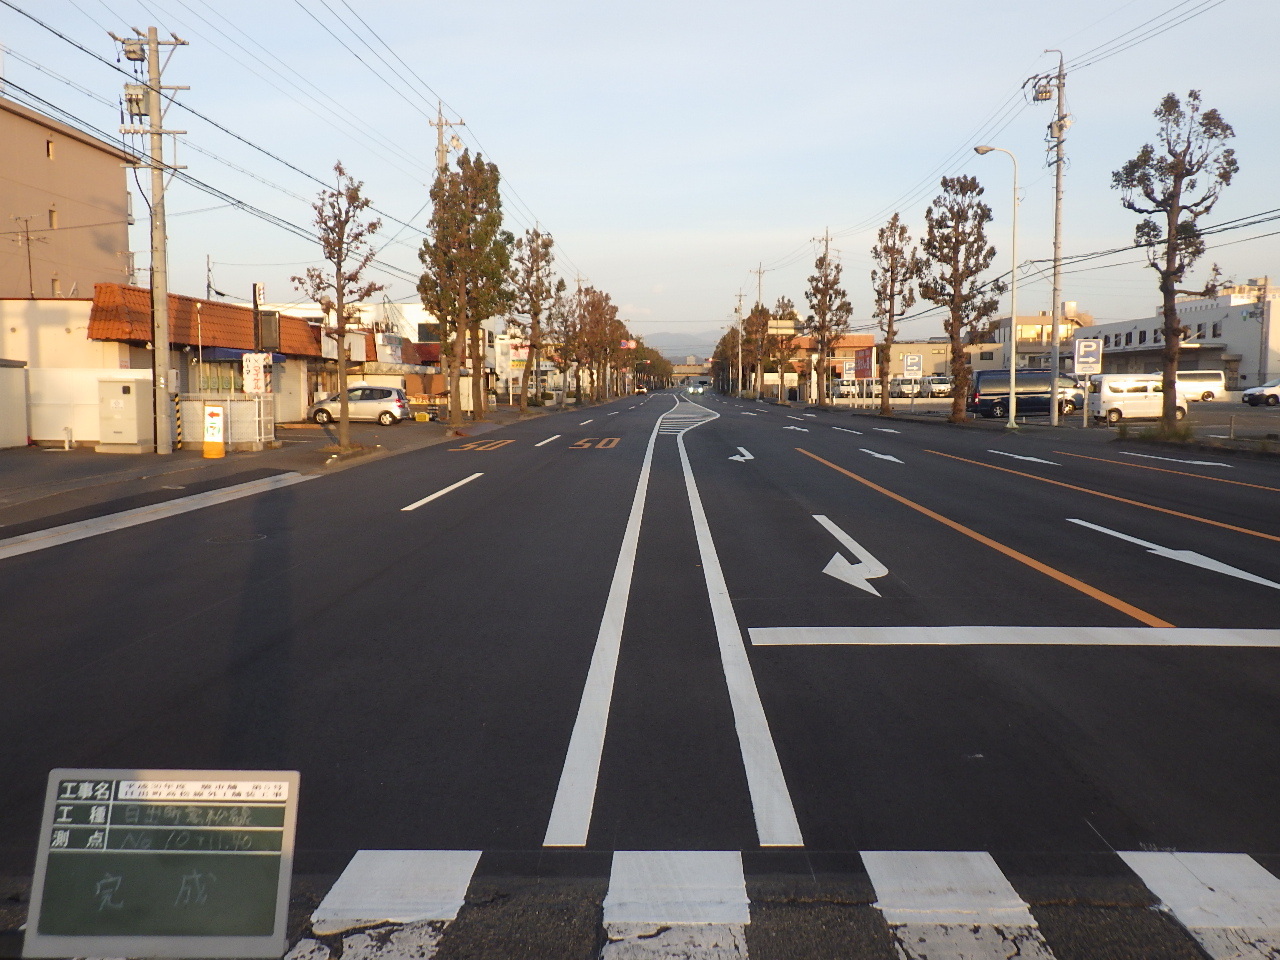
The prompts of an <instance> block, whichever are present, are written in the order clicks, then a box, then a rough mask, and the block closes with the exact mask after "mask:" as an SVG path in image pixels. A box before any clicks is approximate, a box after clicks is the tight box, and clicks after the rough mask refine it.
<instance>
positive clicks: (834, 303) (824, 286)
mask: <svg viewBox="0 0 1280 960" xmlns="http://www.w3.org/2000/svg"><path fill="white" fill-rule="evenodd" d="M813 268H814V271H815V273H814V274H813V276H811V277H810V278H809V289H808V290H806V291H805V292H804V298H805V299H806V300H807V301H808V302H809V309H810V310H812V311H813V313H811V314H810V315H809V316H807V317H805V319H804V322H803V325H802V329H803V331H804V332H805V333H806V334H808V335H809V336H811V337H813V339H814V342H815V343H816V344H817V347H818V364H819V367H818V375H817V380H818V406H820V407H825V406H826V405H827V394H828V384H827V378H828V375H829V374H830V370H828V363H827V360H828V358H829V357H830V356H831V352H832V350H834V349H835V345H836V343H837V342H838V341H839V339H840V336H841V334H843V333H844V332H845V331H846V330H848V329H849V320H850V319H851V318H852V317H853V305H852V304H851V303H849V298H848V295H847V294H846V293H845V291H844V288H843V287H841V286H840V274H841V273H842V272H843V268H842V267H841V266H840V263H839V261H837V260H834V259H832V257H831V242H830V239H829V238H824V240H823V245H822V254H821V255H820V256H819V257H818V259H817V260H816V261H815V262H814V265H813Z"/></svg>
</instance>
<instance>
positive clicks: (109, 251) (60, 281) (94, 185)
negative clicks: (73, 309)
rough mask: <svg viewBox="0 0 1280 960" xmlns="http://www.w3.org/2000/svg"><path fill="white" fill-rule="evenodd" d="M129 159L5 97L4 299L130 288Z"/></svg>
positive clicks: (1, 156)
mask: <svg viewBox="0 0 1280 960" xmlns="http://www.w3.org/2000/svg"><path fill="white" fill-rule="evenodd" d="M129 159H130V155H129V154H127V153H126V152H125V151H123V150H122V149H120V148H119V147H116V146H113V145H112V144H109V143H105V142H103V141H101V140H96V139H94V138H93V137H91V136H89V135H88V134H85V133H81V132H80V131H79V130H76V129H75V128H74V127H70V126H67V125H66V124H64V123H59V122H58V121H57V120H53V119H50V118H49V117H46V116H43V115H42V114H39V113H37V112H36V111H34V110H31V109H29V108H28V107H24V106H22V105H21V104H18V103H15V102H13V101H12V100H7V99H5V98H4V97H0V167H2V168H3V170H4V175H3V176H2V177H0V298H2V297H8V298H32V299H34V298H50V297H52V298H58V297H81V298H90V297H92V296H93V285H94V284H95V283H129V282H131V275H132V272H133V265H132V256H131V255H130V252H129V223H130V221H131V217H130V212H129V192H128V190H127V189H126V183H127V180H126V179H125V177H126V173H127V171H126V169H125V166H124V164H125V163H126V162H127V161H128V160H129Z"/></svg>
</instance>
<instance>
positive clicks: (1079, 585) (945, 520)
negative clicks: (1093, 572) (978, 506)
mask: <svg viewBox="0 0 1280 960" xmlns="http://www.w3.org/2000/svg"><path fill="white" fill-rule="evenodd" d="M796 449H797V450H799V451H800V452H801V453H803V454H804V455H805V456H806V457H812V458H813V459H814V460H817V461H818V462H819V463H821V464H823V465H824V466H828V467H830V468H831V469H832V470H835V471H836V472H837V473H843V474H844V475H845V476H846V477H850V478H851V479H854V480H857V481H858V482H859V483H861V484H865V485H866V486H868V487H870V488H871V489H872V490H875V491H876V492H877V493H883V494H884V495H885V496H886V497H889V498H890V499H891V500H897V501H898V502H899V503H901V504H903V505H904V506H907V507H910V508H911V509H912V510H916V511H919V512H920V513H923V514H924V515H925V516H926V517H930V518H932V519H934V520H937V521H938V522H939V523H942V524H945V525H946V526H948V527H950V528H951V529H952V530H955V531H957V532H958V533H963V534H964V535H965V536H966V537H971V538H973V539H974V540H977V541H978V542H979V543H981V544H984V545H985V546H988V547H990V548H991V549H992V550H995V551H997V552H999V553H1003V554H1004V555H1005V556H1006V557H1009V558H1011V559H1013V560H1017V561H1018V562H1019V563H1025V564H1026V565H1027V566H1028V567H1030V568H1031V569H1033V570H1037V571H1039V572H1040V573H1043V574H1044V575H1045V576H1047V577H1051V578H1053V579H1054V580H1057V581H1058V582H1059V583H1062V584H1066V585H1067V586H1068V587H1071V588H1072V589H1073V590H1079V591H1080V592H1081V593H1083V594H1084V595H1085V596H1087V597H1091V598H1092V599H1094V600H1097V601H1099V602H1100V603H1105V604H1106V605H1107V606H1108V607H1111V608H1112V609H1114V610H1119V611H1120V612H1121V613H1123V614H1125V615H1126V616H1130V617H1133V619H1135V620H1137V621H1138V622H1139V623H1145V624H1146V625H1147V626H1148V627H1172V626H1173V624H1171V623H1169V622H1168V621H1167V620H1161V619H1160V618H1159V617H1157V616H1155V615H1154V614H1150V613H1147V612H1146V611H1145V610H1141V609H1139V608H1138V607H1135V606H1134V605H1133V604H1131V603H1125V602H1124V601H1123V600H1121V599H1120V598H1119V597H1113V596H1112V595H1111V594H1109V593H1106V592H1104V591H1102V590H1099V589H1098V588H1097V587H1091V586H1089V584H1087V583H1085V582H1083V581H1082V580H1077V579H1076V578H1075V577H1073V576H1071V575H1069V574H1066V573H1063V572H1062V571H1061V570H1055V569H1054V568H1053V567H1051V566H1049V565H1048V564H1045V563H1041V562H1040V561H1039V560H1036V559H1033V558H1032V557H1029V556H1027V555H1026V554H1025V553H1020V552H1019V551H1017V550H1014V549H1013V548H1012V547H1007V546H1005V545H1004V544H1003V543H1000V542H998V541H996V540H992V539H991V538H990V537H988V536H984V535H983V534H981V533H978V531H977V530H973V529H971V528H970V527H966V526H965V525H964V524H963V523H959V522H957V521H955V520H952V519H950V518H949V517H944V516H943V515H942V514H940V513H937V512H935V511H933V510H930V509H929V508H928V507H925V506H922V505H920V504H918V503H916V502H915V501H914V500H908V499H907V498H906V497H904V496H902V495H901V494H897V493H894V492H893V491H892V490H887V489H885V488H884V487H882V486H880V485H879V484H878V483H873V482H871V481H870V480H868V479H866V478H865V477H860V476H858V475H857V474H856V473H852V472H851V471H849V470H846V469H845V468H844V467H838V466H836V465H835V464H834V463H832V462H831V461H830V460H824V459H822V457H820V456H818V455H817V454H816V453H810V452H809V451H808V450H805V449H804V448H802V447H796ZM930 452H932V451H930Z"/></svg>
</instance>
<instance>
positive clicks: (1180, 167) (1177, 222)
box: [1111, 90, 1239, 433]
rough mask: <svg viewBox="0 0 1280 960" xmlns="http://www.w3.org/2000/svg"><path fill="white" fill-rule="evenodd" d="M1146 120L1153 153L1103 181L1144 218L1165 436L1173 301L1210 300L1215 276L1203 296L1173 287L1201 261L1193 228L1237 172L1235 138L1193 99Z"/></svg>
mask: <svg viewBox="0 0 1280 960" xmlns="http://www.w3.org/2000/svg"><path fill="white" fill-rule="evenodd" d="M1154 116H1155V118H1156V120H1157V122H1158V123H1159V126H1160V131H1159V134H1158V136H1157V139H1158V141H1159V143H1158V146H1152V145H1151V144H1149V143H1148V144H1145V145H1144V146H1143V147H1142V149H1141V150H1139V151H1138V155H1137V156H1136V157H1134V158H1133V159H1132V160H1130V161H1129V162H1128V163H1126V164H1125V165H1124V166H1123V167H1121V168H1120V169H1119V170H1117V171H1116V172H1115V173H1113V174H1112V175H1111V185H1112V186H1113V187H1114V188H1115V189H1117V190H1119V191H1121V197H1122V199H1121V202H1122V203H1123V204H1124V206H1125V207H1126V208H1127V209H1129V210H1132V211H1133V212H1134V213H1139V214H1144V215H1146V219H1144V220H1142V221H1141V222H1140V223H1139V224H1138V226H1137V228H1136V229H1135V230H1134V237H1135V240H1136V242H1137V243H1138V244H1140V245H1141V246H1144V247H1146V248H1147V261H1148V263H1149V264H1150V265H1151V268H1152V269H1153V270H1155V271H1156V273H1157V274H1158V275H1159V277H1160V299H1161V313H1162V315H1163V317H1164V329H1163V350H1162V357H1161V359H1162V361H1163V362H1162V366H1163V371H1164V377H1163V379H1164V406H1163V410H1162V412H1161V417H1160V429H1161V430H1162V431H1164V432H1166V433H1171V432H1172V431H1173V425H1174V421H1175V419H1176V413H1177V402H1178V394H1177V371H1178V352H1179V350H1180V348H1181V346H1182V337H1183V334H1184V333H1185V330H1184V328H1183V326H1182V323H1181V322H1180V321H1179V319H1178V308H1177V297H1178V294H1193V295H1199V296H1212V295H1213V294H1214V293H1215V292H1216V289H1217V284H1216V281H1217V278H1218V269H1217V267H1214V269H1213V274H1212V276H1211V277H1210V280H1209V283H1208V284H1207V285H1206V286H1205V288H1204V289H1203V290H1181V289H1179V288H1178V285H1179V284H1181V283H1182V282H1183V279H1184V278H1185V277H1186V274H1187V271H1188V270H1190V269H1191V267H1192V265H1193V264H1194V263H1195V262H1196V261H1197V260H1199V259H1200V257H1201V256H1203V254H1204V239H1203V237H1202V235H1201V232H1200V227H1199V226H1198V221H1199V220H1200V218H1201V217H1203V216H1204V215H1205V214H1207V213H1208V212H1209V211H1210V210H1212V209H1213V205H1214V204H1215V203H1217V201H1218V197H1219V195H1220V194H1221V193H1222V191H1223V189H1224V188H1225V187H1227V186H1228V185H1229V184H1230V183H1231V178H1232V177H1233V176H1235V174H1236V171H1237V170H1238V169H1239V164H1238V163H1237V162H1236V156H1235V151H1234V150H1232V149H1230V148H1229V147H1227V146H1226V142H1227V141H1228V140H1230V139H1231V138H1232V137H1234V136H1235V131H1234V130H1232V129H1231V125H1230V124H1228V123H1227V122H1226V121H1225V120H1223V119H1222V117H1221V116H1220V115H1219V113H1218V111H1217V110H1204V111H1202V110H1201V107H1200V91H1198V90H1192V91H1191V92H1190V93H1188V94H1187V99H1186V102H1185V104H1184V103H1183V102H1181V101H1179V99H1178V98H1177V96H1176V95H1174V94H1172V93H1170V94H1167V95H1166V96H1165V98H1164V99H1163V100H1162V101H1160V106H1159V108H1158V109H1157V110H1156V111H1155V113H1154Z"/></svg>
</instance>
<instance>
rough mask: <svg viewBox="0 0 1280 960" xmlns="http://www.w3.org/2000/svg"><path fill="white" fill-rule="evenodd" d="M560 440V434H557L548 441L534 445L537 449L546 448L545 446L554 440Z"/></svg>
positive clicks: (548, 438)
mask: <svg viewBox="0 0 1280 960" xmlns="http://www.w3.org/2000/svg"><path fill="white" fill-rule="evenodd" d="M559 439H560V434H558V433H557V434H556V435H555V436H554V437H547V439H545V440H543V441H542V442H541V443H535V444H534V446H535V447H545V446H546V445H547V444H548V443H550V442H551V441H552V440H559Z"/></svg>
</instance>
